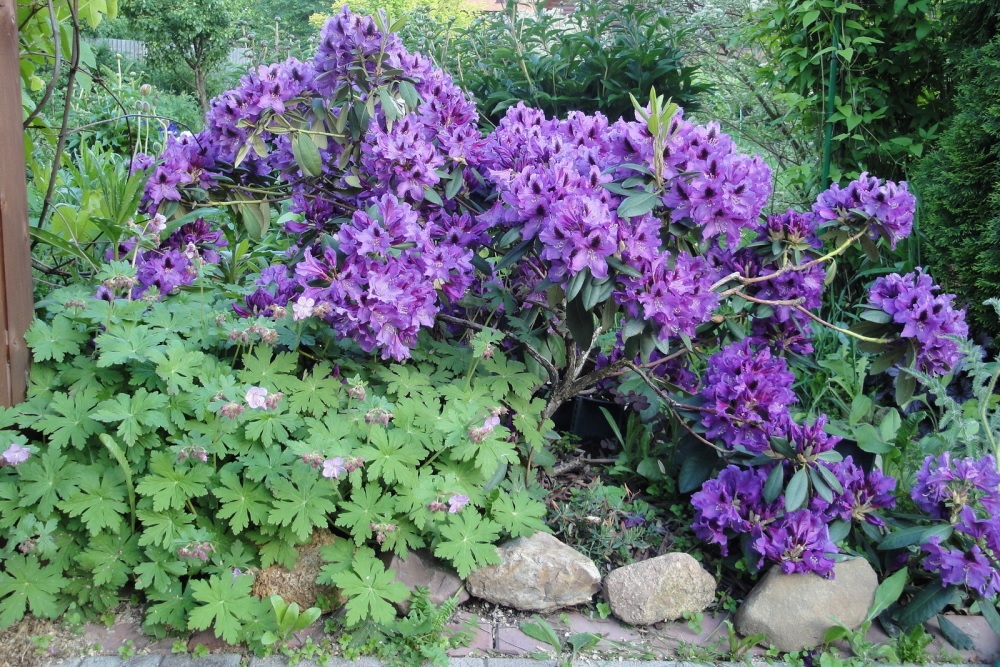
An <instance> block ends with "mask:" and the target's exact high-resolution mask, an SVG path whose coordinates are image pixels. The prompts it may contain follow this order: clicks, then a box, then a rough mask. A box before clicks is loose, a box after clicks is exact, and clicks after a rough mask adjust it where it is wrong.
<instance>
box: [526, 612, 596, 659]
mask: <svg viewBox="0 0 1000 667" xmlns="http://www.w3.org/2000/svg"><path fill="white" fill-rule="evenodd" d="M531 619H532V620H531V621H530V622H527V621H526V622H524V623H522V624H521V632H523V633H524V634H526V635H528V636H529V637H531V638H532V639H537V640H538V641H540V642H544V643H546V644H548V645H549V646H550V647H552V651H553V653H554V655H555V656H556V664H557V665H559V667H569V666H570V665H572V664H573V663H574V661H575V660H576V659H577V658H578V657H579V655H580V654H581V653H585V652H586V651H588V650H590V649H592V648H594V647H595V646H597V645H598V644H599V643H600V642H601V639H602V638H601V636H600V635H598V634H594V633H593V632H578V633H576V634H572V635H569V636H568V637H566V639H565V640H564V639H563V638H561V637H560V636H559V635H558V634H557V633H556V630H555V628H553V627H552V625H551V624H550V623H549V622H548V621H546V620H545V619H544V618H542V617H540V616H537V615H535V616H532V617H531ZM533 656H534V657H535V658H537V659H542V660H544V659H545V658H547V657H548V656H547V654H545V653H537V654H533Z"/></svg>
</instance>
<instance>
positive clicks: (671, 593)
mask: <svg viewBox="0 0 1000 667" xmlns="http://www.w3.org/2000/svg"><path fill="white" fill-rule="evenodd" d="M604 597H605V598H607V600H608V604H609V605H611V613H613V614H614V615H615V616H617V617H618V618H620V619H621V620H623V621H625V622H626V623H628V624H629V625H650V624H652V623H659V622H660V621H675V620H677V619H678V618H681V617H682V616H684V614H685V613H690V614H695V613H697V612H700V611H702V610H703V609H705V608H706V607H707V606H708V605H710V604H712V600H713V599H715V577H713V576H712V575H711V574H709V573H708V572H707V571H706V570H705V568H703V567H702V566H701V564H700V563H699V562H698V561H697V560H695V559H694V558H692V557H691V556H689V555H688V554H686V553H669V554H664V555H662V556H657V557H656V558H650V559H649V560H644V561H640V562H638V563H632V564H630V565H625V566H623V567H619V568H618V569H616V570H612V571H611V572H609V573H608V576H606V577H605V578H604Z"/></svg>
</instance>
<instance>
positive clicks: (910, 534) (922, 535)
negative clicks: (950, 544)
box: [878, 524, 955, 551]
mask: <svg viewBox="0 0 1000 667" xmlns="http://www.w3.org/2000/svg"><path fill="white" fill-rule="evenodd" d="M954 531H955V529H954V528H953V527H952V526H951V524H938V525H936V526H910V527H909V528H901V529H899V530H894V531H892V532H891V533H889V534H888V535H886V536H885V537H884V538H882V541H881V542H879V545H878V548H879V550H881V551H888V550H890V549H902V548H903V547H909V546H912V545H914V544H924V543H925V542H927V541H928V540H929V539H930V538H932V537H940V538H941V539H942V540H946V539H948V538H949V537H951V534H952V533H953V532H954Z"/></svg>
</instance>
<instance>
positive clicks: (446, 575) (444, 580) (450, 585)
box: [388, 549, 469, 614]
mask: <svg viewBox="0 0 1000 667" xmlns="http://www.w3.org/2000/svg"><path fill="white" fill-rule="evenodd" d="M388 568H389V569H390V570H395V571H396V581H400V582H402V583H403V584H405V585H406V587H407V588H409V589H410V590H411V591H412V590H413V589H415V588H417V587H418V586H426V587H427V592H428V596H427V597H428V599H429V600H430V601H431V602H433V603H434V604H441V603H442V602H444V601H445V600H447V599H449V598H451V597H452V596H453V595H456V594H457V595H458V601H459V602H460V603H461V602H465V601H466V600H468V599H469V594H468V593H466V592H465V588H463V585H462V580H461V579H460V578H459V576H458V575H457V574H455V573H454V572H453V571H451V570H448V569H446V568H445V567H444V566H443V565H441V563H439V562H437V560H436V559H435V558H434V557H433V556H432V555H430V554H429V553H427V552H426V551H424V550H422V549H421V550H418V551H411V552H410V553H409V554H407V556H406V558H405V559H403V558H400V557H399V556H396V555H393V557H392V560H390V561H389V565H388ZM396 608H397V609H399V611H400V612H402V613H403V614H405V613H406V612H408V611H409V610H410V601H409V600H408V599H407V600H403V601H402V602H400V603H398V604H397V605H396Z"/></svg>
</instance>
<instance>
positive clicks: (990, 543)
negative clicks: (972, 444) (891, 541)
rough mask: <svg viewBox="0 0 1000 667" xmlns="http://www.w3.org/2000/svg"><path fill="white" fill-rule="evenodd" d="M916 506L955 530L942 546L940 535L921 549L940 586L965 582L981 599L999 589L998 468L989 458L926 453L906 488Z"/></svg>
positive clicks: (991, 458)
mask: <svg viewBox="0 0 1000 667" xmlns="http://www.w3.org/2000/svg"><path fill="white" fill-rule="evenodd" d="M910 496H911V497H912V498H913V502H915V503H916V504H917V506H918V507H919V508H920V509H922V510H924V511H925V512H927V513H928V514H930V515H931V516H932V517H935V518H938V519H946V520H947V521H948V522H949V523H950V524H951V525H952V526H953V527H954V529H955V532H954V534H953V535H952V536H951V538H949V539H950V540H951V541H953V542H954V543H955V544H954V545H953V546H951V547H948V546H943V545H942V542H943V540H942V539H941V537H939V536H934V537H932V538H930V540H928V541H927V542H926V543H925V544H924V545H923V549H924V551H926V552H927V558H925V559H924V561H923V566H924V568H925V569H926V570H928V571H930V572H937V573H938V574H939V575H940V576H941V581H942V582H943V583H944V584H945V585H953V586H965V587H967V588H968V589H970V590H973V591H975V592H976V593H978V594H979V595H980V596H982V597H984V598H989V597H992V596H993V595H995V594H996V593H1000V472H997V464H996V460H995V459H994V458H993V457H992V456H984V457H983V458H981V459H978V460H976V459H974V458H972V457H967V458H963V459H957V460H954V459H952V458H951V454H950V453H949V452H945V453H944V454H941V455H940V456H938V457H934V456H928V457H927V458H926V459H924V465H923V467H922V468H921V469H920V472H918V473H917V483H916V484H915V485H914V486H913V488H912V489H911V491H910Z"/></svg>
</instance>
